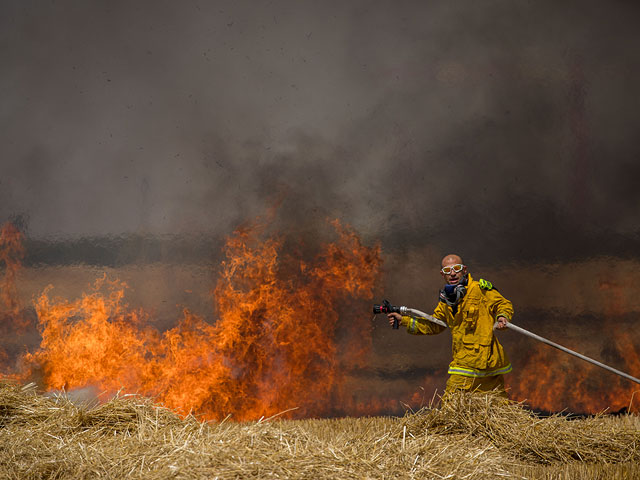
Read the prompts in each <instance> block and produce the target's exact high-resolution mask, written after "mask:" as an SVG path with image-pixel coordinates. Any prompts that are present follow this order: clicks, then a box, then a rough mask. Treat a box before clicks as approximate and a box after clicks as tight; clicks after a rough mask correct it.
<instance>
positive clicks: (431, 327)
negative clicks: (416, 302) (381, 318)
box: [387, 303, 445, 335]
mask: <svg viewBox="0 0 640 480" xmlns="http://www.w3.org/2000/svg"><path fill="white" fill-rule="evenodd" d="M440 306H441V304H440V303H439V304H438V307H436V310H435V312H434V314H433V316H434V317H435V318H439V319H442V318H445V315H444V312H442V311H441V310H440V309H441V307H440ZM387 316H388V317H389V323H390V324H392V323H393V319H394V318H398V320H399V322H400V325H403V326H405V327H407V332H408V333H410V334H412V335H436V334H438V333H440V332H442V331H443V330H445V327H443V326H442V325H438V324H436V323H433V322H431V321H429V320H427V319H426V318H422V317H409V316H406V315H404V316H401V315H400V314H399V313H390V314H389V315H387Z"/></svg>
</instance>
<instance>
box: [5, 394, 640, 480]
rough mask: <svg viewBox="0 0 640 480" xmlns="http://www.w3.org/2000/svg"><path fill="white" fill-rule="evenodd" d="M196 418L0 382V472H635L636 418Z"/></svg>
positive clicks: (499, 408)
mask: <svg viewBox="0 0 640 480" xmlns="http://www.w3.org/2000/svg"><path fill="white" fill-rule="evenodd" d="M281 418H282V417H276V418H272V419H267V420H261V421H257V422H247V423H237V422H233V421H232V420H231V419H226V420H225V421H222V422H211V423H203V422H199V421H198V420H197V419H195V418H193V417H187V418H181V417H179V416H178V415H176V414H174V413H173V412H171V411H170V410H168V409H166V408H163V407H159V406H157V405H154V404H153V403H152V402H151V401H150V400H148V399H144V398H141V397H139V396H131V395H120V396H117V397H116V398H114V399H112V400H110V401H108V402H106V403H103V404H101V405H89V404H85V405H82V404H80V405H78V404H75V403H73V402H71V401H70V400H69V399H68V398H67V396H65V395H58V396H52V397H48V396H43V395H40V394H38V393H37V392H36V389H35V387H34V386H33V385H27V386H20V385H17V384H13V383H8V382H3V383H0V452H2V454H1V455H0V478H9V479H41V478H56V479H88V478H134V479H135V478H145V479H166V478H188V479H191V478H203V479H204V478H206V479H215V478H220V479H231V478H256V479H257V478H260V479H262V478H292V479H297V478H308V479H318V478H339V479H374V478H376V479H396V478H407V479H408V478H428V479H432V478H433V479H445V478H447V479H486V478H567V479H568V478H603V479H604V478H607V479H615V478H632V477H634V476H637V475H638V474H639V473H640V470H638V467H636V466H635V464H636V463H637V462H638V460H639V459H640V458H639V457H640V454H639V450H638V449H639V440H640V425H639V423H638V421H637V417H635V416H624V417H620V418H614V417H607V416H598V417H594V418H587V419H579V420H567V419H566V418H563V417H551V418H537V417H536V416H534V415H532V414H531V413H530V412H528V411H527V410H526V409H524V408H523V407H522V406H521V405H517V404H513V403H506V402H504V401H500V400H498V399H495V398H493V397H486V396H469V395H461V396H453V397H450V398H449V401H447V402H446V403H444V404H443V405H442V406H441V407H439V408H426V409H423V410H421V411H419V412H417V413H411V414H408V415H406V416H405V417H403V418H395V417H375V418H343V419H318V420H297V421H293V420H281Z"/></svg>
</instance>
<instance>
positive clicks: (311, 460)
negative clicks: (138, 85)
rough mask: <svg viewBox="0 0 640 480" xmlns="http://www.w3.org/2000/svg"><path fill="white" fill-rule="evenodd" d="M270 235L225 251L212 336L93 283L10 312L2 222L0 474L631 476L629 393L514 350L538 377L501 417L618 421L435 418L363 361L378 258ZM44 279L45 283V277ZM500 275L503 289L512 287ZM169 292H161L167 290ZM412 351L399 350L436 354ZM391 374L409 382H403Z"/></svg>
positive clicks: (624, 344)
mask: <svg viewBox="0 0 640 480" xmlns="http://www.w3.org/2000/svg"><path fill="white" fill-rule="evenodd" d="M270 222H271V220H269V219H259V220H256V221H255V222H254V223H252V224H248V225H246V226H244V227H242V228H239V229H238V230H237V231H236V232H235V233H234V234H233V235H231V236H230V237H229V238H228V239H227V240H226V243H225V246H224V249H223V252H224V259H223V261H222V262H221V263H220V266H219V270H218V271H217V272H215V274H212V277H213V278H215V283H214V284H213V286H212V287H211V288H210V289H209V290H208V294H207V297H208V299H209V300H208V301H209V302H211V304H212V306H213V310H214V317H215V321H208V320H207V317H206V316H205V315H204V314H202V313H200V312H196V311H195V309H190V308H189V307H188V306H185V305H182V307H181V309H182V314H181V317H180V318H179V319H178V320H177V321H169V322H164V323H163V322H159V321H158V320H157V319H156V318H155V317H154V316H155V315H156V313H157V312H155V311H153V310H150V309H147V308H143V307H140V306H131V305H129V304H128V303H127V297H128V292H129V291H130V290H132V289H133V287H132V286H130V285H128V284H127V283H126V282H125V281H123V280H120V279H118V278H117V277H116V276H115V275H113V272H110V271H107V269H103V271H101V270H100V269H94V270H92V271H91V275H93V277H94V278H93V281H92V284H91V286H90V287H89V288H87V289H86V290H85V291H84V293H82V295H80V296H77V297H75V298H71V299H70V298H65V297H63V296H60V295H56V290H57V287H56V285H55V284H53V285H49V286H45V287H44V288H42V289H41V290H40V291H37V292H33V293H32V295H33V301H32V305H28V304H26V303H25V302H24V300H23V299H22V298H23V297H24V295H23V294H21V293H20V292H21V289H22V290H24V286H21V281H22V279H23V278H24V277H23V276H22V273H23V270H22V263H21V262H22V259H23V258H24V256H25V247H24V236H23V234H22V233H21V232H20V231H19V230H18V229H17V228H16V227H14V226H13V225H12V224H5V225H4V226H3V228H2V231H1V237H0V255H1V257H0V258H1V259H2V261H3V262H4V271H3V277H2V283H1V287H2V297H1V301H2V316H1V319H2V325H1V328H2V330H3V334H4V339H5V340H4V342H3V344H2V351H0V360H2V370H3V376H4V380H3V383H2V385H1V388H0V415H1V418H0V422H1V424H0V444H1V448H2V449H3V451H4V452H6V454H5V455H4V456H3V459H2V462H0V471H1V475H2V476H5V477H7V478H42V477H55V478H84V477H87V476H96V477H108V478H122V477H125V476H126V477H131V478H168V477H177V478H211V477H212V476H216V477H217V478H239V477H274V478H336V477H339V478H416V477H429V478H467V479H475V478H478V479H479V478H495V477H504V478H550V476H552V477H553V478H607V479H609V478H630V477H632V476H636V475H638V474H639V473H640V471H638V468H637V466H636V465H637V463H638V460H639V459H640V449H639V448H638V445H639V444H640V443H639V442H640V425H639V424H638V419H637V415H636V414H635V413H633V412H635V411H636V409H637V407H636V404H635V403H634V401H633V397H634V389H633V386H630V385H628V384H627V383H625V382H623V381H620V380H617V379H613V380H612V379H611V378H608V381H609V383H608V388H607V389H604V390H603V388H602V383H601V382H602V380H600V378H601V377H599V376H598V374H599V372H594V370H593V369H590V368H582V369H579V370H574V372H573V375H572V376H571V375H568V374H559V373H562V370H561V368H559V367H556V366H554V367H549V368H547V369H545V368H543V367H544V366H545V365H549V364H551V363H554V362H555V363H557V365H559V366H562V365H563V359H562V358H561V357H560V356H559V355H556V356H554V352H551V353H550V352H549V351H548V350H543V349H540V350H532V349H531V348H530V347H528V351H527V355H524V356H517V355H516V356H515V359H514V364H515V365H516V366H519V367H520V370H521V371H524V372H525V373H526V371H527V368H529V367H530V366H535V367H536V368H537V373H536V375H524V374H521V375H520V376H519V377H518V379H516V380H515V381H514V380H511V382H510V384H509V385H510V388H511V397H512V398H513V399H514V400H527V399H528V400H527V402H526V405H530V406H531V407H533V408H535V409H538V410H547V411H559V410H562V409H563V408H565V407H564V406H562V405H565V406H566V405H567V402H571V401H573V402H574V403H573V405H578V406H579V407H580V410H579V411H580V412H583V413H597V412H598V411H601V410H604V409H608V410H609V411H614V410H623V409H624V410H626V411H627V412H626V413H624V414H619V415H603V414H599V415H595V416H582V417H578V418H575V417H567V416H561V415H558V414H556V415H552V416H542V417H541V416H538V415H536V414H534V413H532V411H531V410H529V408H530V407H524V406H523V404H519V403H515V402H511V403H505V402H504V401H501V400H496V399H493V398H491V397H475V396H472V397H468V396H461V397H454V398H452V399H450V401H449V402H447V403H444V404H443V405H437V404H435V403H432V402H433V400H431V402H430V401H429V399H430V398H434V399H435V398H437V397H435V396H434V395H433V392H434V390H435V389H436V387H435V385H438V382H440V380H441V379H440V377H442V372H441V371H438V370H427V371H426V372H425V371H420V370H418V376H419V377H421V378H419V379H418V380H417V381H416V382H415V383H414V384H413V385H412V386H411V383H410V382H408V381H401V380H398V379H397V378H389V373H388V372H393V371H394V370H393V368H394V365H389V364H393V363H400V364H402V363H403V362H406V359H407V358H409V357H412V356H415V355H413V354H412V353H411V350H410V349H411V348H415V347H411V344H409V347H407V348H408V350H407V351H406V352H402V349H403V348H404V347H403V346H398V347H397V348H395V347H394V350H397V351H400V353H391V352H389V351H385V352H384V354H383V355H380V353H379V352H377V351H376V349H377V348H378V349H379V347H376V341H377V340H376V332H377V331H376V330H375V329H374V326H373V325H374V324H373V323H372V322H371V317H370V316H369V315H365V314H363V312H368V311H370V308H371V302H372V299H373V298H374V297H376V296H377V295H379V294H380V291H381V290H382V287H381V282H380V278H381V276H382V274H383V273H384V272H383V269H382V252H381V250H380V248H379V247H378V246H375V245H374V246H367V245H365V244H364V243H363V242H362V240H361V239H360V238H359V237H358V235H357V234H356V232H354V231H353V230H352V229H351V228H350V227H348V226H345V225H343V224H341V223H340V222H338V221H332V222H327V224H326V228H325V230H324V231H323V232H321V234H319V235H318V236H317V237H316V238H314V240H313V241H308V240H307V241H304V240H302V239H300V238H293V237H292V236H286V235H282V234H277V233H274V229H273V228H271V223H270ZM205 269H206V268H205ZM65 271H67V272H70V270H65ZM578 274H579V272H578ZM83 275H84V276H83V277H82V278H86V276H87V275H86V272H85V274H83ZM52 276H53V280H54V282H55V280H56V278H60V276H61V275H60V272H57V273H54V274H52ZM501 276H502V277H504V278H506V279H507V280H508V281H509V280H511V281H514V280H513V279H510V278H509V272H501ZM183 279H184V277H180V276H179V275H177V274H176V276H175V282H180V281H181V280H183ZM143 280H144V278H143ZM198 281H200V280H198ZM533 281H535V278H533ZM602 285H604V286H602ZM600 286H601V287H602V288H600V290H601V291H605V292H606V289H607V286H606V284H600ZM172 287H174V285H172ZM63 290H64V288H63ZM188 291H190V290H188ZM549 298H551V300H552V301H553V297H552V296H550V297H549ZM612 301H614V303H615V305H617V306H618V307H616V308H622V307H624V306H625V302H627V303H626V304H627V305H630V303H629V302H633V301H634V300H633V299H629V300H627V299H625V298H622V297H620V295H619V294H618V296H616V297H615V298H614V299H613V300H612ZM519 303H523V304H525V305H526V299H525V298H523V299H520V302H519ZM612 305H613V304H612ZM620 306H622V307H620ZM198 308H199V307H198ZM612 308H613V307H612ZM633 308H634V307H633V305H631V308H630V309H631V310H633ZM610 313H611V314H612V315H613V314H616V313H621V312H615V311H613V310H612V311H611V312H610ZM616 318H620V315H618V316H617V317H616ZM523 320H524V321H525V323H526V321H527V317H526V315H525V316H524V318H523ZM541 333H544V332H541ZM405 337H406V338H405ZM409 337H410V336H404V337H403V338H402V340H403V341H407V338H408V340H409V341H415V340H433V339H415V338H409ZM394 338H400V337H398V336H397V335H396V337H394ZM615 338H616V339H617V340H616V345H617V346H618V347H617V348H619V349H620V351H618V350H615V352H614V353H616V354H617V355H618V356H619V357H621V358H622V357H623V355H622V352H623V351H624V352H626V354H625V355H624V358H625V364H624V365H622V368H623V369H627V370H628V371H630V373H631V374H634V373H635V374H636V375H637V368H638V353H637V350H636V348H635V345H634V342H633V340H632V339H629V338H625V337H624V336H620V335H618V336H615ZM439 340H441V342H440V344H443V343H447V341H444V340H445V339H439ZM568 340H569V341H571V340H572V339H571V338H570V337H569V338H568ZM378 341H379V340H378ZM403 345H404V344H403ZM519 345H522V344H518V343H517V342H514V343H513V345H512V346H513V347H518V346H519ZM385 348H387V350H388V349H389V348H390V347H389V346H388V344H387V345H385ZM421 348H423V347H421ZM441 348H442V347H441ZM517 350H518V348H515V349H514V351H516V352H517ZM587 353H592V352H587ZM403 355H404V356H403ZM446 355H447V353H446V350H444V353H443V354H439V356H440V357H445V356H446ZM381 358H383V360H382V361H381V360H380V359H381ZM389 359H390V360H389ZM385 360H388V363H387V364H385V363H384V361H385ZM439 361H440V362H441V363H443V364H445V363H446V361H445V360H442V359H439ZM381 365H382V366H381ZM385 368H386V370H385ZM385 372H387V373H385ZM405 373H407V375H409V376H411V367H406V371H405ZM385 375H386V377H385ZM394 375H396V374H394ZM413 379H414V380H415V376H414V377H413ZM588 380H591V383H589V381H588ZM416 384H417V385H416ZM389 385H392V387H389ZM559 392H561V393H559ZM569 404H570V403H569ZM425 405H428V406H427V407H425ZM594 410H595V411H594ZM574 411H575V410H574ZM403 412H410V413H405V414H404V416H401V415H402V414H403ZM413 412H415V413H413Z"/></svg>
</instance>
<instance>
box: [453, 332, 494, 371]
mask: <svg viewBox="0 0 640 480" xmlns="http://www.w3.org/2000/svg"><path fill="white" fill-rule="evenodd" d="M490 352H491V337H487V336H485V335H477V334H475V333H470V334H465V335H462V341H461V342H460V348H459V350H458V352H457V355H456V360H457V361H458V362H459V363H460V365H463V366H466V367H469V368H474V369H477V370H485V369H486V368H487V362H488V359H489V353H490Z"/></svg>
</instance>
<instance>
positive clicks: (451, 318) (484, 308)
mask: <svg viewBox="0 0 640 480" xmlns="http://www.w3.org/2000/svg"><path fill="white" fill-rule="evenodd" d="M433 316H434V317H435V318H438V319H440V320H443V321H444V322H446V323H447V325H449V328H450V329H451V337H452V354H453V360H452V361H451V364H450V365H449V373H450V374H456V375H464V376H470V377H471V376H473V377H482V376H490V375H499V374H502V373H508V372H510V371H511V364H510V363H509V359H508V358H507V355H506V353H505V352H504V349H503V348H502V345H500V342H499V341H498V339H497V338H496V336H495V335H494V334H493V324H494V323H495V320H496V319H497V317H498V316H503V317H506V318H507V319H509V320H511V318H512V317H513V305H512V304H511V302H510V301H509V300H507V299H506V298H504V297H503V296H502V295H501V294H500V292H498V291H497V290H495V289H494V288H491V286H490V284H489V288H487V286H486V284H485V288H481V287H480V283H479V282H478V281H476V280H473V278H472V277H471V275H469V283H468V285H467V293H466V294H465V296H464V298H463V299H462V303H461V304H460V305H459V306H458V311H457V312H456V314H455V315H454V314H453V311H452V310H451V307H449V306H448V305H447V304H445V303H443V302H439V303H438V306H437V307H436V309H435V311H434V313H433ZM402 324H403V325H405V326H406V327H407V332H409V333H411V334H413V335H435V334H437V333H440V332H442V331H443V330H445V327H443V326H441V325H437V324H435V323H432V322H430V321H429V320H427V319H425V318H419V317H418V318H411V317H402Z"/></svg>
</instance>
